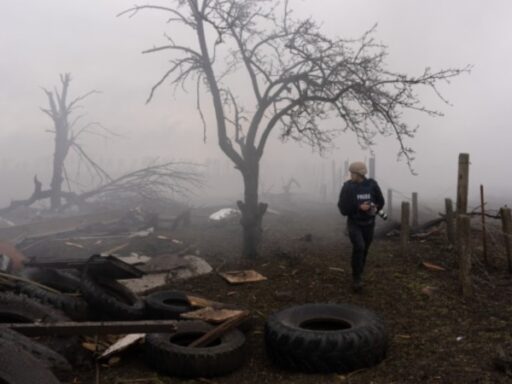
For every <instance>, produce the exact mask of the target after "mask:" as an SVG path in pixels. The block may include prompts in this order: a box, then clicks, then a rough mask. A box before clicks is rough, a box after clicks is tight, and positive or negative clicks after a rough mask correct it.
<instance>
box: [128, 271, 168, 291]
mask: <svg viewBox="0 0 512 384" xmlns="http://www.w3.org/2000/svg"><path fill="white" fill-rule="evenodd" d="M119 282H120V283H121V284H123V285H124V286H125V287H126V288H128V289H129V290H130V291H132V292H134V293H136V294H141V293H143V292H146V291H148V290H150V289H153V288H157V287H160V286H162V285H165V284H167V283H169V272H162V273H152V274H148V275H145V276H142V277H141V278H136V279H126V280H119Z"/></svg>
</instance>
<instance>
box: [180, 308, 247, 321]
mask: <svg viewBox="0 0 512 384" xmlns="http://www.w3.org/2000/svg"><path fill="white" fill-rule="evenodd" d="M243 312H244V311H242V310H236V309H215V308H212V307H205V308H201V309H198V310H195V311H192V312H186V313H182V314H181V315H180V316H181V317H182V318H184V319H188V320H203V321H206V322H208V323H215V324H219V323H222V322H224V321H227V320H230V319H232V318H234V317H237V316H239V315H241V314H242V313H243Z"/></svg>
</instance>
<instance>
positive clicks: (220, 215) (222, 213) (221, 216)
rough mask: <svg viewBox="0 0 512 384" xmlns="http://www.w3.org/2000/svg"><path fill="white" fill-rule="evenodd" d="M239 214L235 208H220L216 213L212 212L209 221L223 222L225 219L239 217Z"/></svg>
mask: <svg viewBox="0 0 512 384" xmlns="http://www.w3.org/2000/svg"><path fill="white" fill-rule="evenodd" d="M240 214H241V212H240V210H238V209H235V208H222V209H220V210H218V211H217V212H214V213H212V214H211V215H210V217H209V218H210V220H214V221H223V220H227V219H231V218H233V217H237V216H240Z"/></svg>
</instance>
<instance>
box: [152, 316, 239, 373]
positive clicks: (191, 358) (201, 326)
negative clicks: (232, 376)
mask: <svg viewBox="0 0 512 384" xmlns="http://www.w3.org/2000/svg"><path fill="white" fill-rule="evenodd" d="M212 328H213V326H212V325H210V324H207V323H204V322H202V321H182V322H179V323H178V330H177V331H176V332H175V333H173V334H167V333H153V334H148V335H147V336H146V342H145V344H144V350H145V357H146V360H147V362H148V364H149V365H151V366H152V367H154V368H155V369H157V370H158V371H161V372H163V373H166V374H168V375H171V376H179V377H189V378H192V377H214V376H221V375H225V374H228V373H230V372H233V371H235V370H236V369H237V368H239V367H240V366H241V365H242V364H243V362H244V360H245V336H244V334H243V333H242V332H240V331H239V330H233V331H231V332H228V333H225V334H224V335H222V336H221V337H220V338H219V339H218V340H217V341H215V342H214V343H213V345H211V346H207V347H204V348H191V347H188V346H187V345H188V344H189V343H190V342H192V341H193V340H194V339H196V338H198V337H200V336H202V335H203V334H205V333H206V332H208V331H209V330H211V329H212ZM180 344H181V345H180Z"/></svg>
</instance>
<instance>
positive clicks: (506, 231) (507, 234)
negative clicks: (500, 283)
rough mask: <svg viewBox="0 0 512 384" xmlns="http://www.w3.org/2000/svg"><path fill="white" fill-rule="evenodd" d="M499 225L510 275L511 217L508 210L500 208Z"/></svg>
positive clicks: (511, 248)
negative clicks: (501, 229) (500, 225)
mask: <svg viewBox="0 0 512 384" xmlns="http://www.w3.org/2000/svg"><path fill="white" fill-rule="evenodd" d="M500 215H501V223H502V226H503V239H504V241H505V252H506V253H507V262H508V273H512V216H511V213H510V208H501V209H500Z"/></svg>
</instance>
